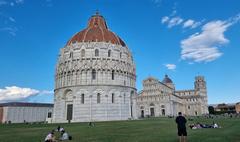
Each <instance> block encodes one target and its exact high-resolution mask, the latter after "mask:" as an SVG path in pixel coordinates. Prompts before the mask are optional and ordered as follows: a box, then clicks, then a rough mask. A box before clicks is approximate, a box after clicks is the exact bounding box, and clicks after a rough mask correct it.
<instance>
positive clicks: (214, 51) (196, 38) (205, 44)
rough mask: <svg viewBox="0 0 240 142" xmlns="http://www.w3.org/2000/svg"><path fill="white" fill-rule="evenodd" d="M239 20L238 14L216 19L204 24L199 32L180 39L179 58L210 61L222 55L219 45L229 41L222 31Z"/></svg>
mask: <svg viewBox="0 0 240 142" xmlns="http://www.w3.org/2000/svg"><path fill="white" fill-rule="evenodd" d="M239 20H240V18H239V15H238V17H235V18H231V20H227V21H221V20H217V21H211V22H208V23H207V24H205V25H204V26H203V27H202V29H201V30H202V31H201V33H195V34H193V35H191V36H190V37H188V38H187V39H184V40H182V41H181V48H182V51H181V59H183V60H190V61H193V62H210V61H213V60H216V59H217V58H219V57H220V56H222V54H223V53H221V52H220V50H219V47H221V46H223V45H225V44H227V43H228V42H229V40H228V39H227V38H225V36H224V33H225V32H226V31H227V29H228V27H230V26H231V25H233V24H234V23H236V22H238V21H239Z"/></svg>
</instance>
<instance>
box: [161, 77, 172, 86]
mask: <svg viewBox="0 0 240 142" xmlns="http://www.w3.org/2000/svg"><path fill="white" fill-rule="evenodd" d="M162 83H164V84H168V83H173V82H172V80H171V79H170V78H169V77H168V75H165V77H164V79H163V81H162Z"/></svg>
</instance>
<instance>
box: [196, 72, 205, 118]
mask: <svg viewBox="0 0 240 142" xmlns="http://www.w3.org/2000/svg"><path fill="white" fill-rule="evenodd" d="M194 88H195V92H196V95H199V96H200V98H201V102H200V103H201V104H200V107H201V110H202V114H208V99H207V87H206V81H205V79H204V77H203V76H196V77H195V82H194Z"/></svg>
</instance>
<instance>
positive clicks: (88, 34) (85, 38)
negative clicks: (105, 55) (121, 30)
mask: <svg viewBox="0 0 240 142" xmlns="http://www.w3.org/2000/svg"><path fill="white" fill-rule="evenodd" d="M75 42H110V43H112V44H116V45H122V46H126V44H125V43H124V41H123V40H122V39H121V38H120V37H118V36H117V35H116V34H114V33H113V32H111V31H110V30H109V29H108V27H107V24H106V21H105V19H104V18H103V16H101V15H99V13H98V12H97V13H96V14H95V15H93V16H92V17H91V18H90V19H89V21H88V26H87V28H85V29H84V30H82V31H80V32H78V33H77V34H75V35H74V36H73V37H72V38H71V39H70V40H69V41H68V43H67V45H70V44H72V43H75Z"/></svg>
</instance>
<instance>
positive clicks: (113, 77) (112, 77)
mask: <svg viewBox="0 0 240 142" xmlns="http://www.w3.org/2000/svg"><path fill="white" fill-rule="evenodd" d="M112 80H114V70H113V71H112Z"/></svg>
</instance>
